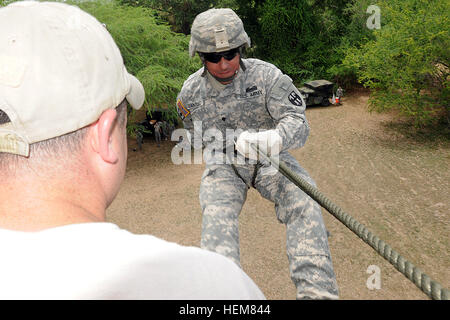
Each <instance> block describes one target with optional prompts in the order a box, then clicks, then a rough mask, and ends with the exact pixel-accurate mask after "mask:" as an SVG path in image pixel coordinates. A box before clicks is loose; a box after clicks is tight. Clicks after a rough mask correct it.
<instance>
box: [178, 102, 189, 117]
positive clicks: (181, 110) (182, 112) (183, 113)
mask: <svg viewBox="0 0 450 320" xmlns="http://www.w3.org/2000/svg"><path fill="white" fill-rule="evenodd" d="M177 109H178V115H179V116H180V118H181V120H184V118H186V117H187V116H188V115H189V114H190V111H189V110H188V109H186V107H185V106H184V105H183V102H182V101H181V99H178V101H177Z"/></svg>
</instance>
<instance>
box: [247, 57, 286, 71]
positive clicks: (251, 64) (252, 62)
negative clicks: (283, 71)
mask: <svg viewBox="0 0 450 320" xmlns="http://www.w3.org/2000/svg"><path fill="white" fill-rule="evenodd" d="M242 60H243V62H244V65H245V67H246V68H247V69H248V70H252V69H261V68H266V69H269V70H279V69H278V68H277V67H276V66H275V65H274V64H272V63H270V62H267V61H264V60H260V59H256V58H248V59H242Z"/></svg>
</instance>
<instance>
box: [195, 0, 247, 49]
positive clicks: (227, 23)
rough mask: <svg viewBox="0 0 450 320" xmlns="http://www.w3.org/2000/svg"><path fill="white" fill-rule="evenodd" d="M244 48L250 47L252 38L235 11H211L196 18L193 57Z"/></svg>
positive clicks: (225, 9)
mask: <svg viewBox="0 0 450 320" xmlns="http://www.w3.org/2000/svg"><path fill="white" fill-rule="evenodd" d="M242 46H244V47H246V48H248V47H250V38H249V37H248V35H247V33H246V32H245V30H244V24H243V23H242V20H241V19H240V18H239V17H238V15H237V14H236V13H235V12H234V11H233V10H231V9H228V8H222V9H209V10H207V11H205V12H202V13H200V14H199V15H197V16H196V17H195V19H194V22H193V23H192V28H191V40H190V42H189V54H190V55H191V57H193V56H195V53H196V52H204V53H212V52H222V51H227V50H231V49H234V48H240V47H242Z"/></svg>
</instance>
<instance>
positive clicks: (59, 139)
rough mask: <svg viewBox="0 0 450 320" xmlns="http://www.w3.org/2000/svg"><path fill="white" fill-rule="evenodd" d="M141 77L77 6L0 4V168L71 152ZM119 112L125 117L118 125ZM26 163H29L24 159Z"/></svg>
mask: <svg viewBox="0 0 450 320" xmlns="http://www.w3.org/2000/svg"><path fill="white" fill-rule="evenodd" d="M144 97H145V94H144V90H143V87H142V84H141V83H140V82H139V81H138V80H137V79H136V78H135V77H133V76H132V75H130V74H129V73H128V72H127V70H126V68H125V66H124V64H123V59H122V56H121V54H120V51H119V49H118V47H117V45H116V44H115V42H114V40H113V39H112V37H111V35H110V34H109V33H108V31H107V30H106V27H105V26H104V25H102V24H101V23H100V22H99V21H97V20H96V19H95V18H94V17H93V16H91V15H89V14H87V13H86V12H84V11H82V10H80V9H79V8H77V7H75V6H69V5H66V4H62V3H54V2H37V1H22V2H16V3H13V4H10V5H8V6H7V7H3V8H1V9H0V169H2V170H3V173H5V172H8V171H10V172H13V171H17V170H19V169H20V168H21V167H23V164H24V163H25V164H26V163H33V162H39V161H41V162H42V161H51V160H52V159H59V158H64V157H65V156H66V157H67V156H68V157H69V158H70V157H71V156H76V155H77V152H78V151H79V147H80V145H81V144H80V142H81V141H83V139H84V136H85V134H86V131H87V126H89V125H91V124H92V123H94V122H96V121H97V120H98V119H99V118H100V116H101V115H102V114H103V113H104V112H105V111H106V110H108V109H115V108H116V107H118V106H121V108H118V111H120V112H119V113H121V114H122V115H120V116H119V118H122V119H123V118H125V117H126V112H125V111H123V110H124V109H126V102H127V101H128V103H129V104H130V105H131V106H132V107H133V108H135V109H139V108H140V107H141V106H142V104H143V102H144ZM123 125H124V120H122V126H123ZM27 165H28V164H27Z"/></svg>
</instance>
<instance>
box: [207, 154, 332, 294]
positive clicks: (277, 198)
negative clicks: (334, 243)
mask: <svg viewBox="0 0 450 320" xmlns="http://www.w3.org/2000/svg"><path fill="white" fill-rule="evenodd" d="M280 160H282V161H283V162H285V163H286V165H288V166H289V167H290V168H291V169H292V170H294V171H295V172H297V173H298V174H299V175H301V176H302V177H303V178H304V179H306V180H307V181H308V182H309V183H311V184H313V185H315V183H314V181H313V180H312V179H311V178H310V177H309V175H308V173H307V172H306V171H305V170H304V169H303V168H302V167H301V166H300V165H299V164H298V162H297V161H296V160H295V159H294V158H293V157H292V156H291V155H290V154H289V153H287V152H282V153H281V154H280ZM255 170H256V172H255ZM274 170H275V169H274V168H272V167H270V166H268V165H262V166H258V165H241V166H239V165H235V169H233V167H232V166H231V165H229V164H212V165H207V167H206V169H205V171H204V173H203V175H202V181H201V185H200V205H201V208H202V213H203V221H202V238H201V247H202V248H204V249H207V250H210V251H214V252H217V253H220V254H222V255H225V256H227V257H229V258H230V259H232V260H233V261H234V262H235V263H237V264H238V265H239V266H240V253H239V251H240V250H239V228H238V227H239V222H238V218H239V214H240V212H241V209H242V206H243V204H244V202H245V200H246V197H247V190H248V188H249V186H252V187H254V188H255V189H256V190H258V192H259V193H260V194H261V195H262V196H263V197H264V198H266V199H268V200H270V201H272V202H273V203H274V204H275V211H276V215H277V218H278V220H279V221H280V222H281V223H283V224H285V225H286V237H287V242H286V250H287V256H288V260H289V269H290V275H291V279H292V281H293V283H294V284H295V286H296V288H297V296H296V298H297V299H337V298H338V287H337V283H336V277H335V274H334V271H333V265H332V261H331V255H330V250H329V247H328V239H327V232H326V229H325V225H324V222H323V219H322V213H321V209H320V206H319V205H318V204H317V203H316V202H315V201H314V200H312V199H311V198H310V197H309V196H308V195H306V194H305V193H304V192H303V191H302V190H301V189H299V188H298V187H297V186H295V185H294V184H293V183H292V182H290V181H289V180H288V179H287V178H286V177H284V176H283V175H281V174H280V173H279V172H276V171H274Z"/></svg>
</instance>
